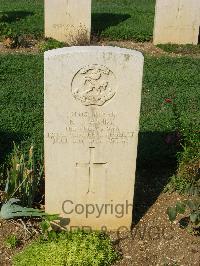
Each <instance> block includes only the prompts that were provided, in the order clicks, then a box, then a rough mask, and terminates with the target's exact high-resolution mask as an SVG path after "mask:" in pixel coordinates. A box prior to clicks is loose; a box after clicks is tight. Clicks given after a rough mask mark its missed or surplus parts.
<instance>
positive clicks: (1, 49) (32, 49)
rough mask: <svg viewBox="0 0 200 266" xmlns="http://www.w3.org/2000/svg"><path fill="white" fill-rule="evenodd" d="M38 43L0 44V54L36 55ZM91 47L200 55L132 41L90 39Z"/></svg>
mask: <svg viewBox="0 0 200 266" xmlns="http://www.w3.org/2000/svg"><path fill="white" fill-rule="evenodd" d="M39 43H40V41H35V40H30V41H29V45H28V47H19V48H13V49H12V48H6V47H5V45H4V44H3V43H2V42H0V54H2V53H11V54H13V53H33V54H36V53H38V52H39V49H38V46H39ZM91 45H97V46H117V47H121V48H127V49H135V50H138V51H140V52H142V53H143V54H147V55H150V56H157V57H159V56H171V57H181V56H190V57H195V58H200V54H192V55H191V54H186V53H172V52H165V51H164V50H162V49H161V48H159V47H157V46H155V45H153V43H152V42H144V43H142V42H133V41H109V40H97V39H95V38H93V39H92V41H91Z"/></svg>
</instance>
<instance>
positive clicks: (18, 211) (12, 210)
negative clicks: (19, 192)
mask: <svg viewBox="0 0 200 266" xmlns="http://www.w3.org/2000/svg"><path fill="white" fill-rule="evenodd" d="M16 202H19V200H18V199H9V200H8V201H7V202H6V203H4V204H3V205H2V207H1V211H0V218H1V219H4V220H8V219H14V218H19V217H44V216H46V215H47V214H46V213H44V212H43V211H41V210H37V209H33V208H26V207H22V206H20V205H17V204H15V203H16Z"/></svg>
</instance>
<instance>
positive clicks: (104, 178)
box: [45, 46, 143, 229]
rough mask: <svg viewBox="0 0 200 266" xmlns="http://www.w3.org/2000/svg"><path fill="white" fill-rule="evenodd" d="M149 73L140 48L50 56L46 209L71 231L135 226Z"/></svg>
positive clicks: (74, 51)
mask: <svg viewBox="0 0 200 266" xmlns="http://www.w3.org/2000/svg"><path fill="white" fill-rule="evenodd" d="M142 75H143V56H142V54H141V53H139V52H137V51H133V50H127V49H121V48H114V47H92V46H91V47H71V48H63V49H57V50H53V51H48V52H46V53H45V176H46V211H47V212H48V213H59V214H60V215H61V216H62V217H64V218H67V219H69V226H90V227H92V228H93V229H101V228H102V227H103V226H105V227H106V228H107V229H118V228H119V227H120V226H126V227H127V228H130V226H131V221H132V203H133V194H134V182H135V168H136V155H137V142H138V130H139V114H140V102H141V88H142ZM100 212H101V213H100Z"/></svg>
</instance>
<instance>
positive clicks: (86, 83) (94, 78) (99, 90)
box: [72, 65, 116, 106]
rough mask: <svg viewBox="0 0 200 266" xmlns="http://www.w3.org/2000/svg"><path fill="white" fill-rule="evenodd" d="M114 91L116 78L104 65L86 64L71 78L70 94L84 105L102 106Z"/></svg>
mask: <svg viewBox="0 0 200 266" xmlns="http://www.w3.org/2000/svg"><path fill="white" fill-rule="evenodd" d="M115 93H116V78H115V76H114V74H113V72H112V71H111V70H110V69H108V68H107V67H105V66H100V65H91V66H86V67H84V68H82V69H81V70H79V71H78V72H77V73H76V75H75V76H74V78H73V80H72V95H73V96H74V98H75V99H76V100H77V101H80V102H81V103H82V104H83V105H85V106H89V105H98V106H102V105H103V104H104V103H105V102H107V101H109V100H110V99H111V98H112V97H113V96H114V95H115Z"/></svg>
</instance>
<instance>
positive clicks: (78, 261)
mask: <svg viewBox="0 0 200 266" xmlns="http://www.w3.org/2000/svg"><path fill="white" fill-rule="evenodd" d="M118 258H119V255H118V253H117V252H116V251H115V250H114V248H113V246H112V243H111V240H110V239H109V238H108V237H107V236H105V235H104V234H102V233H99V232H90V233H89V232H84V231H74V232H64V233H63V232H62V233H58V234H57V238H56V239H54V240H46V241H44V240H40V241H37V242H34V243H32V244H31V245H30V246H28V247H27V248H25V250H24V251H23V252H22V253H20V254H17V255H15V256H14V258H13V265H14V266H25V265H30V266H35V265H37V266H44V265H54V266H62V265H63V266H64V265H67V266H106V265H111V264H112V263H114V262H115V261H116V260H117V259H118Z"/></svg>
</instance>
